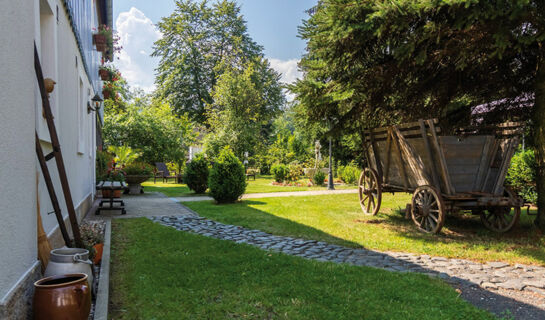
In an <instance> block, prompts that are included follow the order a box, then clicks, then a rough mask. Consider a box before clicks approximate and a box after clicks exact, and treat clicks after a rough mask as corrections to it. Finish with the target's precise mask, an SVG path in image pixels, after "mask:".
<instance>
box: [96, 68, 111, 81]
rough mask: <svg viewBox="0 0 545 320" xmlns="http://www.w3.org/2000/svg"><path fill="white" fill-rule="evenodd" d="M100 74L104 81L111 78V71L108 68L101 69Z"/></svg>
mask: <svg viewBox="0 0 545 320" xmlns="http://www.w3.org/2000/svg"><path fill="white" fill-rule="evenodd" d="M98 74H99V75H100V79H102V81H109V80H110V72H109V71H108V70H107V69H99V70H98Z"/></svg>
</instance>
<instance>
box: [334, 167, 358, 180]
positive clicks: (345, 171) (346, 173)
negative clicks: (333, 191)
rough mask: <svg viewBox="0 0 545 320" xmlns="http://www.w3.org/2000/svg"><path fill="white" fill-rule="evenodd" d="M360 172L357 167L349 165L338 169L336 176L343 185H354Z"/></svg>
mask: <svg viewBox="0 0 545 320" xmlns="http://www.w3.org/2000/svg"><path fill="white" fill-rule="evenodd" d="M360 171H361V170H360V169H359V168H358V167H356V166H355V165H354V164H353V163H350V164H349V165H346V166H341V167H339V169H338V170H337V175H338V176H339V178H341V180H342V181H344V183H348V184H356V183H357V182H358V178H359V176H360Z"/></svg>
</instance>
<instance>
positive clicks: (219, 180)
mask: <svg viewBox="0 0 545 320" xmlns="http://www.w3.org/2000/svg"><path fill="white" fill-rule="evenodd" d="M208 185H209V187H210V195H211V196H212V198H214V199H215V200H216V202H218V203H226V202H235V201H236V200H238V198H239V197H240V196H241V195H242V194H243V193H244V191H245V190H246V175H245V173H244V166H243V165H242V163H241V162H240V160H238V158H237V157H235V155H234V154H233V151H231V149H229V147H225V148H224V149H223V150H222V151H221V152H220V154H219V156H218V158H217V160H216V161H215V163H214V164H213V165H212V170H211V171H210V176H209V178H208Z"/></svg>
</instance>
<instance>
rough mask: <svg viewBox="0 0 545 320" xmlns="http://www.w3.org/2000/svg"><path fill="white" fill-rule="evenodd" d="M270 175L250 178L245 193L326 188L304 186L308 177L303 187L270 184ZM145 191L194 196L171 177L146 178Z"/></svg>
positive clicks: (172, 195) (342, 187)
mask: <svg viewBox="0 0 545 320" xmlns="http://www.w3.org/2000/svg"><path fill="white" fill-rule="evenodd" d="M272 182H273V178H272V176H265V175H262V176H259V177H257V178H256V179H255V181H254V180H253V179H252V178H250V180H249V181H248V186H247V187H246V193H270V192H288V191H309V190H326V189H327V188H326V187H325V186H322V187H316V186H311V187H308V186H306V185H307V184H308V182H309V180H308V179H301V180H299V183H302V184H303V185H305V187H289V186H286V187H284V186H275V185H273V184H272ZM142 185H143V186H144V190H145V191H151V192H162V193H163V194H165V195H166V196H168V197H184V196H194V195H195V193H193V191H191V190H189V188H188V187H187V185H186V184H177V183H174V180H173V179H171V180H170V182H169V183H162V182H160V181H157V183H153V179H150V180H148V181H147V182H144V183H143V184H142ZM335 188H336V189H356V188H357V186H352V185H338V186H335Z"/></svg>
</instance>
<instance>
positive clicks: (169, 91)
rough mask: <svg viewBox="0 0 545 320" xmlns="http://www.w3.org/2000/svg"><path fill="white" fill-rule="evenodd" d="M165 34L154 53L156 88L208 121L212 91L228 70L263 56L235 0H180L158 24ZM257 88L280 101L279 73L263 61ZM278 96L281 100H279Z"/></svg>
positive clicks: (179, 106)
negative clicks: (213, 0)
mask: <svg viewBox="0 0 545 320" xmlns="http://www.w3.org/2000/svg"><path fill="white" fill-rule="evenodd" d="M157 26H158V28H159V31H160V32H161V33H162V35H163V36H162V37H161V39H159V40H157V42H156V43H155V51H154V52H153V56H156V57H159V58H160V61H159V66H158V68H157V78H156V83H157V88H158V90H157V91H158V94H159V96H160V97H161V98H164V99H166V100H167V101H169V102H170V103H171V105H172V106H173V108H174V110H175V111H176V112H177V113H178V114H185V113H187V114H188V115H189V117H190V118H191V119H192V120H194V121H196V122H198V123H201V124H205V123H206V115H205V106H206V105H207V104H212V103H213V100H214V99H213V97H212V96H213V94H212V92H213V91H214V89H215V86H216V81H218V80H219V79H220V78H221V76H222V75H223V73H224V72H226V71H229V70H233V69H238V70H240V69H243V68H244V66H245V65H247V64H248V63H249V62H253V61H256V60H259V59H260V57H261V56H263V53H262V51H263V48H262V47H261V46H259V45H257V44H256V43H255V42H254V41H253V40H252V39H251V37H250V36H249V34H248V31H247V27H246V22H245V21H244V19H243V17H242V15H241V14H240V7H239V6H238V5H237V4H236V3H235V2H234V1H225V0H224V1H218V2H214V3H213V4H211V5H209V3H208V2H207V1H201V2H195V1H189V0H185V1H181V0H178V1H176V9H175V11H174V12H173V13H172V14H171V15H170V16H169V17H165V18H163V19H162V20H161V22H159V23H158V25H157ZM258 73H259V77H256V78H255V79H254V80H255V81H256V83H259V85H258V86H257V87H258V90H260V91H262V92H265V93H266V95H267V97H266V99H265V100H266V101H267V102H268V103H270V105H279V104H281V102H282V101H281V100H282V99H283V97H282V96H281V95H280V93H279V92H277V91H278V90H277V88H278V80H277V74H276V73H275V72H274V71H273V70H272V69H270V68H269V67H268V65H267V64H261V65H260V68H259V71H258ZM275 100H277V101H275Z"/></svg>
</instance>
